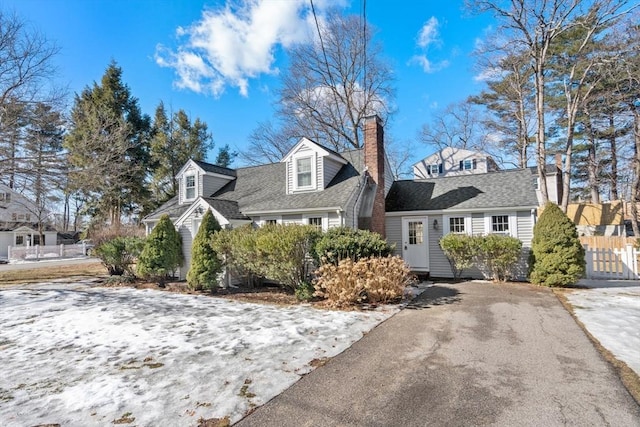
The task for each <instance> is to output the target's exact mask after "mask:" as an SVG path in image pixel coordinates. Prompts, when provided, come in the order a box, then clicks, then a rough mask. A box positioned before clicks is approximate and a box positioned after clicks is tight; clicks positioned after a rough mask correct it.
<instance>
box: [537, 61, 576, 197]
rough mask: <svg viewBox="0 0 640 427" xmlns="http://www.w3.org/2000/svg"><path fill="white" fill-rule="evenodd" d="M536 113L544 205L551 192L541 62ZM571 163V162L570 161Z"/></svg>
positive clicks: (539, 62) (539, 63)
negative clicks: (547, 164) (546, 173)
mask: <svg viewBox="0 0 640 427" xmlns="http://www.w3.org/2000/svg"><path fill="white" fill-rule="evenodd" d="M535 71H536V73H535V76H536V78H535V81H536V110H537V111H536V113H537V119H538V131H537V133H536V162H537V164H538V177H539V178H540V195H541V196H542V204H543V205H545V204H546V203H547V202H548V201H549V190H548V188H547V180H546V176H545V165H546V162H547V160H546V158H547V150H546V146H545V135H544V67H543V65H542V63H541V61H540V60H538V61H536V70H535ZM569 161H570V160H569Z"/></svg>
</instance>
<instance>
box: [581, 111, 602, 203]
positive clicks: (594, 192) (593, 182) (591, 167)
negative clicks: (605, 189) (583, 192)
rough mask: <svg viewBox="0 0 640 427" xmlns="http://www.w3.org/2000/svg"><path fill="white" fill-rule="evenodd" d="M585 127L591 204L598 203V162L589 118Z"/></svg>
mask: <svg viewBox="0 0 640 427" xmlns="http://www.w3.org/2000/svg"><path fill="white" fill-rule="evenodd" d="M584 124H585V127H586V134H587V141H589V144H588V149H587V150H588V151H587V177H588V182H589V192H590V193H591V203H596V204H599V203H600V187H599V185H598V161H597V159H596V138H595V135H594V134H593V127H592V126H591V118H590V117H587V119H586V120H585V122H584Z"/></svg>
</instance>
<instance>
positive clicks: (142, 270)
mask: <svg viewBox="0 0 640 427" xmlns="http://www.w3.org/2000/svg"><path fill="white" fill-rule="evenodd" d="M183 261H184V255H183V254H182V239H181V238H180V234H178V232H177V231H176V228H175V227H174V225H173V223H172V222H171V219H169V215H163V216H162V217H161V218H160V221H158V224H157V225H156V226H155V227H154V228H153V230H151V234H149V237H147V239H146V241H145V243H144V248H143V249H142V253H140V257H138V266H137V272H138V275H140V276H142V277H145V278H147V279H151V280H155V281H157V282H158V284H159V285H160V286H164V283H165V280H166V279H167V277H168V276H170V275H173V273H174V272H175V270H176V269H177V268H178V267H180V266H181V265H182V263H183Z"/></svg>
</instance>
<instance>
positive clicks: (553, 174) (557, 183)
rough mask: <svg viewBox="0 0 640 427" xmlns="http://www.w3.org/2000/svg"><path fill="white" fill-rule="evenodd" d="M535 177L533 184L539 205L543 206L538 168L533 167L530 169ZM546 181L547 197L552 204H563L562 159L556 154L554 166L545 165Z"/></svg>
mask: <svg viewBox="0 0 640 427" xmlns="http://www.w3.org/2000/svg"><path fill="white" fill-rule="evenodd" d="M529 170H530V171H531V174H532V176H533V178H532V179H533V182H534V186H535V189H536V197H538V204H539V205H541V206H542V204H543V203H542V192H541V191H540V177H538V168H537V167H536V166H532V167H530V168H529ZM544 173H545V181H547V196H548V198H549V201H550V202H553V203H555V204H556V205H559V204H560V203H562V194H563V193H562V157H561V155H560V154H556V162H555V164H553V165H545V168H544Z"/></svg>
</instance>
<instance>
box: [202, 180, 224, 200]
mask: <svg viewBox="0 0 640 427" xmlns="http://www.w3.org/2000/svg"><path fill="white" fill-rule="evenodd" d="M229 181H230V180H229V179H225V178H221V177H219V176H211V175H203V176H202V193H200V195H201V196H204V197H211V196H212V195H213V193H215V192H216V191H218V190H219V189H221V188H222V187H224V186H225V185H227V183H229Z"/></svg>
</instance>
